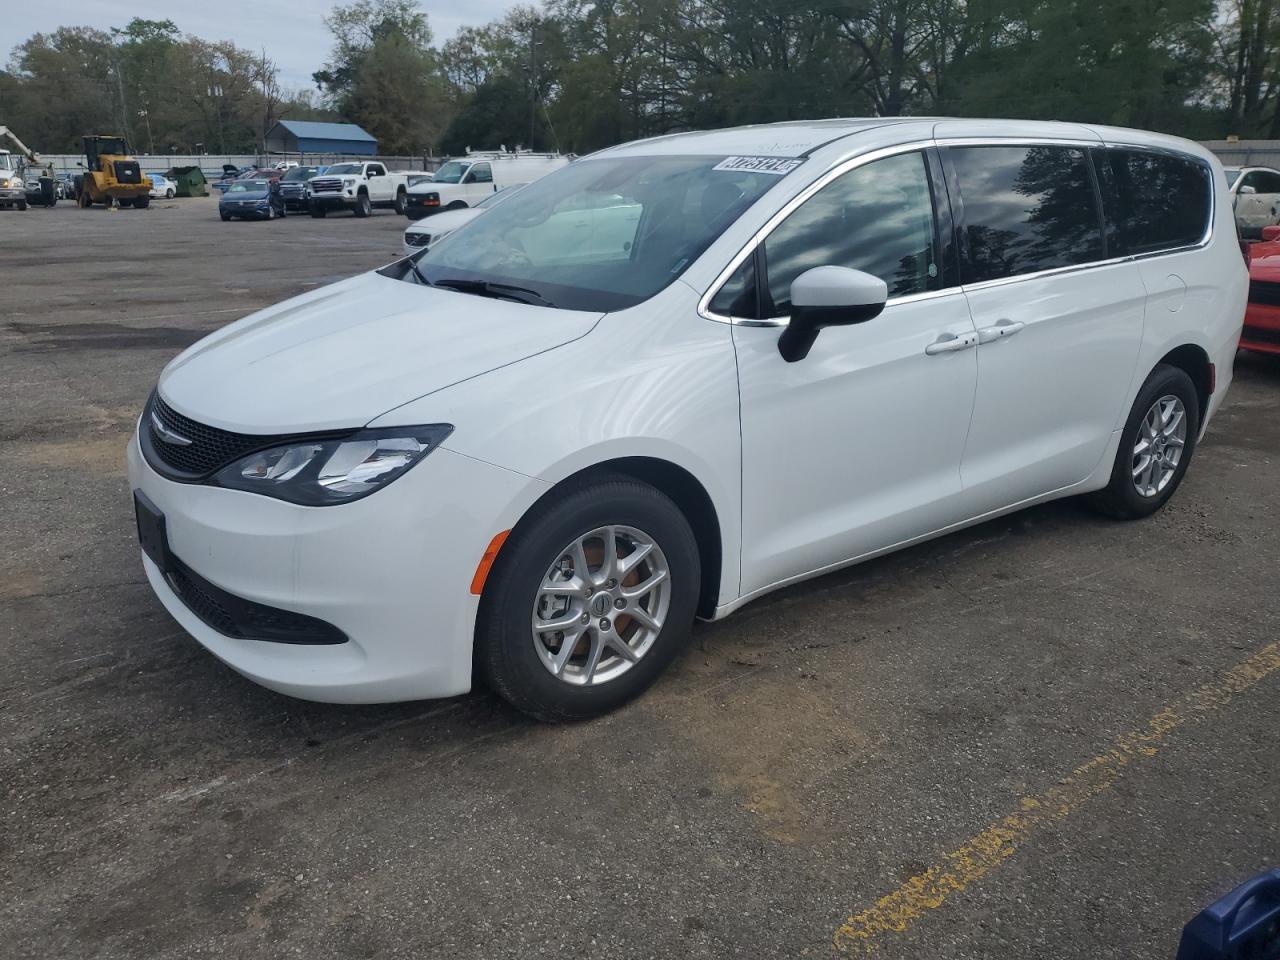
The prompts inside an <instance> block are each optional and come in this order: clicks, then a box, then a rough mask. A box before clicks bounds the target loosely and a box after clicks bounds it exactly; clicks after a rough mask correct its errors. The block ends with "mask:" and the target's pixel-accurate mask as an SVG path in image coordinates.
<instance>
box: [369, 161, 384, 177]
mask: <svg viewBox="0 0 1280 960" xmlns="http://www.w3.org/2000/svg"><path fill="white" fill-rule="evenodd" d="M366 169H367V171H368V176H371V177H382V176H385V175H386V173H387V171H386V170H385V169H384V168H383V166H382V164H380V163H371V164H369V166H368V167H367V168H366Z"/></svg>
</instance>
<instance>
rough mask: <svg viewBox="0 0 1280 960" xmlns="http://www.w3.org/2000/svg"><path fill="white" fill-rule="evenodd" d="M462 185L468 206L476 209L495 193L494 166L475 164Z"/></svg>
mask: <svg viewBox="0 0 1280 960" xmlns="http://www.w3.org/2000/svg"><path fill="white" fill-rule="evenodd" d="M462 185H463V194H464V196H465V197H466V201H467V206H469V207H474V206H475V205H476V204H477V203H479V202H480V201H481V200H483V199H484V198H485V197H487V196H489V195H490V194H491V193H493V165H492V164H490V163H488V162H485V163H473V164H472V165H471V169H470V170H468V171H467V175H466V176H465V177H463V178H462Z"/></svg>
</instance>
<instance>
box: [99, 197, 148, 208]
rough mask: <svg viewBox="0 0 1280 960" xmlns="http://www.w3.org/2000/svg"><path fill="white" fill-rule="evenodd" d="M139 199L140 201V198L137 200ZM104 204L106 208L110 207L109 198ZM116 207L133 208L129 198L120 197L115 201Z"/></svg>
mask: <svg viewBox="0 0 1280 960" xmlns="http://www.w3.org/2000/svg"><path fill="white" fill-rule="evenodd" d="M139 199H141V198H139ZM106 204H107V206H108V207H109V206H111V198H110V197H108V198H107V200H106ZM116 206H119V207H132V206H133V200H132V198H130V197H121V198H120V199H119V200H117V201H116Z"/></svg>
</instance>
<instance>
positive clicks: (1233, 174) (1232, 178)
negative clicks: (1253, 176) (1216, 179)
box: [1222, 167, 1240, 187]
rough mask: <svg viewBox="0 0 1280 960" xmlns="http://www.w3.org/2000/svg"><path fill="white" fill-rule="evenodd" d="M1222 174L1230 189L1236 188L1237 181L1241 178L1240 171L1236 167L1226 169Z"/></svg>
mask: <svg viewBox="0 0 1280 960" xmlns="http://www.w3.org/2000/svg"><path fill="white" fill-rule="evenodd" d="M1222 172H1223V174H1224V175H1225V176H1226V178H1227V186H1228V187H1231V186H1234V185H1235V182H1236V180H1238V179H1239V178H1240V171H1239V170H1238V169H1236V168H1235V167H1226V168H1225V169H1224V170H1223V171H1222Z"/></svg>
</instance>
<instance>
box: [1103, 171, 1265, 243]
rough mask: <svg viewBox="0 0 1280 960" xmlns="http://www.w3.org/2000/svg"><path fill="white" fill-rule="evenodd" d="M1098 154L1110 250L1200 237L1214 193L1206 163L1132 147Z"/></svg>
mask: <svg viewBox="0 0 1280 960" xmlns="http://www.w3.org/2000/svg"><path fill="white" fill-rule="evenodd" d="M1097 156H1098V159H1099V163H1098V172H1099V176H1100V178H1101V180H1102V182H1103V192H1104V196H1105V204H1104V206H1105V209H1106V218H1107V232H1108V236H1109V238H1111V239H1110V241H1109V242H1110V244H1111V246H1112V247H1113V248H1114V249H1112V250H1111V254H1112V255H1113V256H1115V255H1126V254H1139V253H1153V252H1156V251H1159V250H1172V249H1174V248H1176V247H1185V246H1191V245H1193V244H1196V243H1199V242H1200V240H1201V239H1202V238H1203V237H1204V234H1205V232H1206V231H1207V230H1208V229H1209V214H1210V209H1211V206H1212V195H1213V194H1212V189H1211V184H1210V179H1209V177H1210V174H1209V168H1208V166H1206V165H1205V164H1203V163H1198V162H1197V161H1195V160H1192V159H1191V158H1189V157H1179V156H1175V155H1173V154H1166V153H1155V152H1153V151H1148V150H1137V149H1134V150H1125V149H1114V148H1112V149H1107V150H1100V151H1098V152H1097ZM1247 176H1249V174H1246V177H1247Z"/></svg>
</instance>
